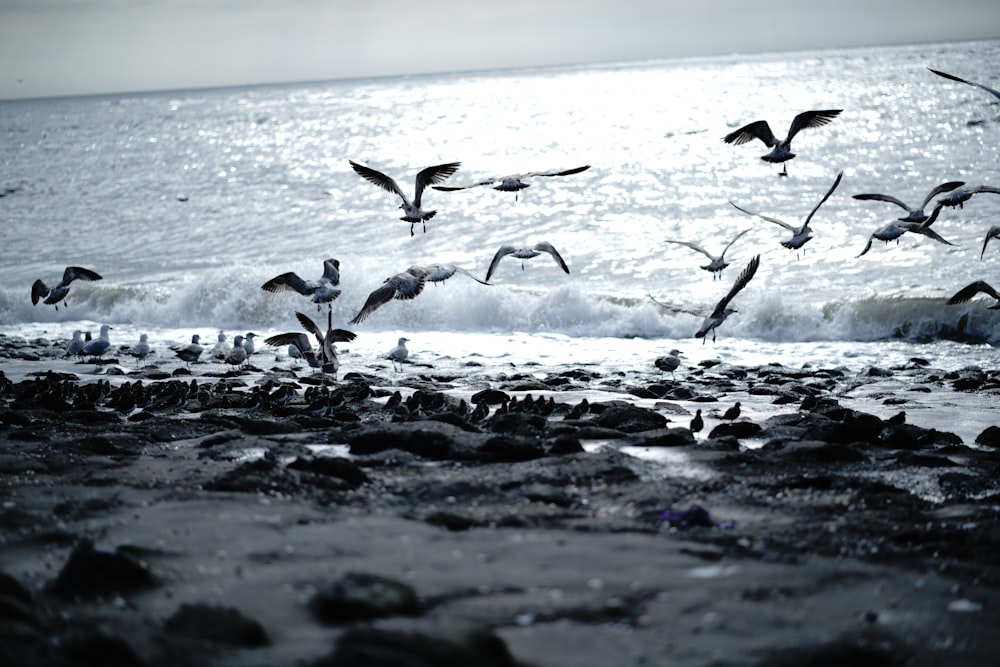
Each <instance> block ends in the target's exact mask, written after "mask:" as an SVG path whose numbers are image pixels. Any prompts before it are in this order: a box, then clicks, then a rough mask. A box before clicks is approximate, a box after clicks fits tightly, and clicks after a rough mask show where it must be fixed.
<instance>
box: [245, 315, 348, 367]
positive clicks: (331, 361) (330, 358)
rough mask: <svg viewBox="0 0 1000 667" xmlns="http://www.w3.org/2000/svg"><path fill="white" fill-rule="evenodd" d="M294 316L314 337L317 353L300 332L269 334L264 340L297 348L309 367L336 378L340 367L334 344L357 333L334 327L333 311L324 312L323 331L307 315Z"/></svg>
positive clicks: (269, 343) (345, 340) (346, 340)
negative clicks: (324, 324) (324, 329)
mask: <svg viewBox="0 0 1000 667" xmlns="http://www.w3.org/2000/svg"><path fill="white" fill-rule="evenodd" d="M295 318H296V319H297V320H298V321H299V324H301V325H302V328H304V329H305V330H306V331H307V332H309V333H311V334H312V335H313V337H314V338H315V339H316V341H317V343H318V345H319V348H318V349H319V353H318V354H317V353H316V351H315V350H314V349H313V346H312V343H311V342H310V341H309V336H307V335H306V334H304V333H301V332H291V333H283V334H278V335H276V336H271V337H270V338H265V339H264V342H265V343H267V344H268V345H273V346H275V347H278V346H281V345H289V346H293V347H294V348H295V349H296V350H298V353H299V356H301V358H302V359H305V360H306V363H308V364H309V365H310V366H311V367H313V368H318V369H320V371H321V372H322V373H323V374H324V375H326V374H327V373H330V374H331V375H333V377H334V379H336V378H337V370H338V369H339V368H340V362H339V360H338V359H337V347H336V344H337V343H349V342H351V341H352V340H354V339H355V338H357V334H355V333H354V332H353V331H347V330H346V329H334V328H333V313H332V312H329V311H328V312H327V314H326V332H325V333H324V332H323V331H322V330H321V329H320V328H319V325H318V324H316V323H315V322H313V321H312V319H311V318H310V317H309V316H308V315H305V314H304V313H299V312H296V313H295Z"/></svg>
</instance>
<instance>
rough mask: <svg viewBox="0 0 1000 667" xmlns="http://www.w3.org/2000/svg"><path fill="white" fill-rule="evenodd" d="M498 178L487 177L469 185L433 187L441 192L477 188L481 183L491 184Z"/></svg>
mask: <svg viewBox="0 0 1000 667" xmlns="http://www.w3.org/2000/svg"><path fill="white" fill-rule="evenodd" d="M499 180H500V179H499V178H487V179H486V180H485V181H479V182H478V183H470V184H469V185H435V186H434V188H433V189H434V190H440V191H441V192H455V191H456V190H468V189H470V188H478V187H480V186H483V185H493V184H494V183H496V182H497V181H499Z"/></svg>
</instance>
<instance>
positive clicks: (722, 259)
mask: <svg viewBox="0 0 1000 667" xmlns="http://www.w3.org/2000/svg"><path fill="white" fill-rule="evenodd" d="M752 229H753V227H750V228H749V229H744V230H743V231H742V232H740V233H739V234H737V235H736V236H735V237H734V238H733V240H732V241H730V242H729V243H728V244H726V247H725V248H723V249H722V252H721V253H719V255H718V256H716V255H713V254H712V253H710V252H709V251H707V250H705V249H704V248H702V247H701V246H700V245H698V244H697V243H691V242H690V241H673V240H670V239H667V241H666V242H667V243H675V244H677V245H682V246H684V247H686V248H691V250H696V251H697V252H700V253H701V254H703V255H704V256H705V257H708V259H709V262H708V264H706V265H705V266H703V267H701V268H703V269H705V270H706V271H709V272H710V273H711V274H712V279H713V280H715V279H716V278H721V277H722V270H723V269H724V268H726V267H727V266H729V262H727V261H726V251H728V250H729V248H730V246H732V245H733V244H734V243H736V242H737V241H739V240H740V238H741V237H742V236H743V235H744V234H746V233H747V232H749V231H750V230H752Z"/></svg>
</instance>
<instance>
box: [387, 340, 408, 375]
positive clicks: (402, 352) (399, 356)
mask: <svg viewBox="0 0 1000 667" xmlns="http://www.w3.org/2000/svg"><path fill="white" fill-rule="evenodd" d="M408 342H410V339H409V338H400V339H399V341H397V342H396V347H394V348H392V349H391V350H389V354H387V355H385V358H386V359H388V360H390V361H391V362H392V367H393V368H394V369H396V370H397V371H401V370H403V366H402V364H403V362H404V361H406V357H407V356H409V354H410V351H409V350H407V349H406V344H407V343H408Z"/></svg>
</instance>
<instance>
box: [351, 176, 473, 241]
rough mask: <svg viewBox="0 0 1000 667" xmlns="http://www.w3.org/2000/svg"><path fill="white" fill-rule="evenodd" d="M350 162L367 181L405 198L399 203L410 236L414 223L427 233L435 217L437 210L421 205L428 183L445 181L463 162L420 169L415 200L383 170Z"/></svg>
mask: <svg viewBox="0 0 1000 667" xmlns="http://www.w3.org/2000/svg"><path fill="white" fill-rule="evenodd" d="M348 162H350V163H351V168H352V169H354V171H355V172H357V174H358V175H359V176H361V177H362V178H364V179H365V180H366V181H368V182H369V183H373V184H375V185H377V186H378V187H380V188H382V189H383V190H385V191H387V192H391V193H393V194H396V195H398V196H399V198H400V199H402V200H403V203H402V204H400V205H399V208H401V209H403V217H402V218H400V220H405V221H406V222H408V223H410V236H413V225H415V224H417V223H418V222H419V223H421V224H422V225H423V227H424V232H425V233H426V232H427V221H428V220H430V219H431V218H433V217H434V215H435V214H436V213H437V211H425V210H423V209H422V208H421V207H420V199H421V197H422V196H423V194H424V189H425V188H426V187H427V186H428V185H434V184H435V183H443V182H444V181H445V180H446V179H447V178H448V177H449V176H451V175H452V174H454V173H455V172H456V171H458V168H459V166H461V164H462V163H461V162H448V163H446V164H439V165H435V166H433V167H427V168H426V169H422V170H421V171H419V172H418V173H417V180H416V188H415V190H414V195H413V201H410V200H409V199H408V198H407V196H406V194H404V193H403V190H402V189H401V188H400V187H399V184H398V183H396V181H395V180H393V179H392V178H390V177H389V176H386V175H385V174H383V173H382V172H380V171H376V170H374V169H372V168H371V167H366V166H364V165H361V164H358V163H357V162H354V161H353V160H348Z"/></svg>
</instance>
